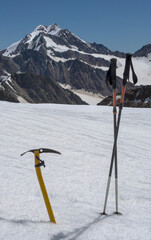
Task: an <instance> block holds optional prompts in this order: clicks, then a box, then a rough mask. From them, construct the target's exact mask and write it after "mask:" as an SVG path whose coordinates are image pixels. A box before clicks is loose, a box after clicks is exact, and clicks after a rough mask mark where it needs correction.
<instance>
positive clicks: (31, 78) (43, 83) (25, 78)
mask: <svg viewBox="0 0 151 240" xmlns="http://www.w3.org/2000/svg"><path fill="white" fill-rule="evenodd" d="M0 100H5V101H11V102H20V101H22V102H29V103H64V104H86V103H85V102H84V101H82V100H81V98H79V97H78V96H77V95H75V94H74V93H72V92H71V91H69V90H65V89H63V88H62V87H60V85H59V84H58V83H56V82H55V81H54V80H53V79H51V78H50V77H48V76H39V75H33V74H31V73H23V74H17V73H14V74H12V75H11V76H9V77H8V78H7V79H6V78H5V79H3V82H2V84H1V88H0Z"/></svg>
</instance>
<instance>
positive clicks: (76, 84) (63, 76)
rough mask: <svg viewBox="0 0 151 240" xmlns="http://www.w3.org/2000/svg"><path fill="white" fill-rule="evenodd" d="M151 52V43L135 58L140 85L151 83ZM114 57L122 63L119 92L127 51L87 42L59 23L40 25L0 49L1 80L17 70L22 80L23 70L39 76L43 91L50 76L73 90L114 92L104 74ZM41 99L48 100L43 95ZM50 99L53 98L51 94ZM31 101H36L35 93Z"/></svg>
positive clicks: (101, 92)
mask: <svg viewBox="0 0 151 240" xmlns="http://www.w3.org/2000/svg"><path fill="white" fill-rule="evenodd" d="M150 52H151V51H150V45H149V46H146V48H145V52H144V54H145V55H143V56H144V57H143V58H142V55H139V54H138V53H136V57H135V58H134V59H133V61H134V68H135V70H136V73H137V75H138V77H139V85H140V84H150V83H151V71H150V69H151V62H149V59H148V55H149V54H150ZM142 54H143V53H142ZM113 57H115V58H117V64H118V67H119V68H118V69H117V76H118V78H117V91H118V92H119V91H120V89H121V78H122V77H123V70H124V64H125V53H122V52H118V51H116V52H112V51H111V50H109V49H108V48H107V47H105V46H104V45H102V44H97V43H95V42H94V43H92V44H91V43H88V42H86V41H84V40H82V39H80V38H79V37H78V36H76V35H75V34H73V33H72V32H70V31H69V30H67V29H64V30H62V29H61V28H60V27H59V26H58V25H57V24H53V25H50V26H44V25H40V26H38V27H37V28H36V29H35V30H34V31H33V32H32V33H30V34H28V35H26V36H25V37H24V38H23V39H21V40H20V41H18V42H16V43H14V44H12V45H11V46H9V47H8V48H7V49H4V50H2V51H0V84H1V82H4V79H6V77H8V78H12V76H10V75H12V74H14V73H15V74H19V76H18V78H21V77H23V79H24V80H23V81H26V80H25V76H27V75H23V73H24V74H25V73H30V74H32V76H34V77H33V79H35V80H34V81H36V76H38V80H37V82H38V84H39V87H40V88H41V87H42V89H43V91H44V94H45V93H46V90H45V89H44V88H43V87H44V85H43V83H42V81H43V77H49V78H50V79H52V80H54V81H55V82H56V83H59V84H61V87H66V86H67V85H68V86H70V89H71V90H72V91H75V90H78V91H79V90H80V91H85V92H86V93H93V94H100V95H101V96H102V97H106V96H109V95H110V94H111V89H110V88H108V87H107V85H106V82H105V75H106V71H107V70H108V67H109V64H110V59H111V58H113ZM16 79H17V75H16V78H15V80H14V78H13V81H12V84H13V85H14V84H15V82H16ZM40 79H41V80H40ZM47 79H48V78H47ZM27 81H28V80H27ZM7 83H8V81H6V84H7ZM16 84H18V83H16ZM36 84H37V83H36ZM3 85H4V84H3ZM3 88H4V86H3ZM15 91H16V95H17V96H22V94H23V93H21V89H20V91H19V92H17V89H16V90H15ZM23 95H24V94H23ZM45 95H46V94H45ZM22 97H23V96H22ZM30 98H32V95H31V96H30ZM42 99H43V101H45V100H44V98H42ZM47 100H48V101H50V102H51V101H52V100H51V98H49V99H47ZM27 101H28V100H27ZM32 101H35V99H34V97H33V99H32ZM67 102H68V101H67Z"/></svg>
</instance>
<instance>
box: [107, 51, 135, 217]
mask: <svg viewBox="0 0 151 240" xmlns="http://www.w3.org/2000/svg"><path fill="white" fill-rule="evenodd" d="M116 62H117V60H116V58H112V59H111V63H110V68H109V70H108V72H107V75H106V81H107V84H108V85H112V89H113V119H114V144H113V149H112V157H111V163H110V168H109V176H108V181H107V188H106V194H105V201H104V209H103V213H102V214H103V215H106V206H107V200H108V195H109V189H110V183H111V176H112V170H113V163H114V159H115V203H116V211H115V214H119V211H118V166H117V138H118V132H119V126H120V120H121V114H122V109H123V103H124V97H125V90H126V83H127V81H129V74H130V68H131V70H132V79H133V83H130V84H131V85H135V84H136V83H137V76H136V74H135V72H134V68H133V64H132V55H131V54H126V61H125V69H124V73H123V84H122V92H121V98H120V104H119V113H118V119H117V121H116V114H117V110H116Z"/></svg>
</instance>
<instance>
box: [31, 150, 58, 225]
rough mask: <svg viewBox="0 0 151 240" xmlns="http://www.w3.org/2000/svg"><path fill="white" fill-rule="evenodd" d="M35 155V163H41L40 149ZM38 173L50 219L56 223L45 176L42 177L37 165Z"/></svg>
mask: <svg viewBox="0 0 151 240" xmlns="http://www.w3.org/2000/svg"><path fill="white" fill-rule="evenodd" d="M34 156H35V165H37V164H39V163H40V161H39V160H38V159H39V151H34ZM36 174H37V178H38V181H39V185H40V188H41V192H42V195H43V198H44V201H45V204H46V208H47V212H48V215H49V219H50V221H51V222H53V223H56V220H55V217H54V214H53V211H52V207H51V204H50V201H49V197H48V194H47V190H46V187H45V183H44V180H43V177H42V173H41V169H40V167H36Z"/></svg>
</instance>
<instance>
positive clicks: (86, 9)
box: [0, 0, 151, 52]
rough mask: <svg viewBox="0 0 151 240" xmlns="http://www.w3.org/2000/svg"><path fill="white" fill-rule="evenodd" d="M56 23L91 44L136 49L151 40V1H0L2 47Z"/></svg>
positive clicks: (111, 47)
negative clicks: (42, 27) (37, 28)
mask: <svg viewBox="0 0 151 240" xmlns="http://www.w3.org/2000/svg"><path fill="white" fill-rule="evenodd" d="M53 23H57V24H58V25H59V26H60V27H61V28H62V29H69V30H70V31H71V32H73V33H74V34H76V35H78V36H79V37H80V38H82V39H83V40H85V41H88V42H90V43H92V42H96V43H101V44H104V45H105V46H106V47H108V48H109V49H111V50H113V51H114V50H119V51H124V52H135V51H137V50H138V49H139V48H141V47H142V46H143V45H146V44H148V43H151V0H104V1H103V0H26V1H25V0H12V1H11V0H1V4H0V49H4V48H6V47H7V46H9V45H10V44H12V43H14V42H16V41H18V40H20V39H22V38H23V37H24V36H25V35H26V34H28V33H30V32H32V31H33V30H34V29H35V28H36V27H37V26H38V25H40V24H43V25H51V24H53Z"/></svg>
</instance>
